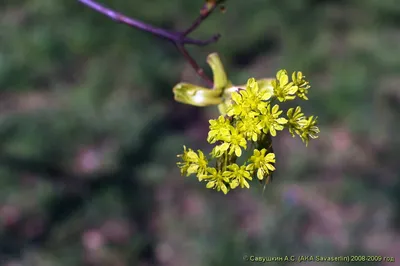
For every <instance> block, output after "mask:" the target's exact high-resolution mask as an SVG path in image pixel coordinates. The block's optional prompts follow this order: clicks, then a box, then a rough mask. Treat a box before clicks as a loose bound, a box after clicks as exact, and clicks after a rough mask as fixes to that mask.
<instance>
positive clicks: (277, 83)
mask: <svg viewBox="0 0 400 266" xmlns="http://www.w3.org/2000/svg"><path fill="white" fill-rule="evenodd" d="M271 85H272V87H273V88H274V95H275V96H276V97H277V99H278V100H279V101H280V102H285V101H287V100H293V99H294V98H296V92H297V90H298V87H297V86H296V85H294V84H293V82H289V76H288V74H287V71H286V70H284V69H282V70H279V71H278V73H277V74H276V79H275V80H273V81H272V82H271Z"/></svg>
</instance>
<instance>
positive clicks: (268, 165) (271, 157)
mask: <svg viewBox="0 0 400 266" xmlns="http://www.w3.org/2000/svg"><path fill="white" fill-rule="evenodd" d="M266 153H267V149H262V150H261V151H259V150H257V149H255V150H254V153H253V156H251V157H250V162H251V163H250V164H249V165H247V167H246V170H250V171H255V170H256V169H257V178H258V179H259V180H262V179H263V178H264V176H266V175H269V172H270V171H275V167H274V165H273V164H274V163H275V154H274V153H268V154H266Z"/></svg>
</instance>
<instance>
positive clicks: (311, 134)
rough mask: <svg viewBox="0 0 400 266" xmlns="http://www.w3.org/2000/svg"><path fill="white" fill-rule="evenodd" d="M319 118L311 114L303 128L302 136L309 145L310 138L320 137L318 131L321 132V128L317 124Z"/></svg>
mask: <svg viewBox="0 0 400 266" xmlns="http://www.w3.org/2000/svg"><path fill="white" fill-rule="evenodd" d="M317 119H318V117H314V116H310V117H309V118H308V119H307V120H306V122H305V125H304V126H303V127H302V128H301V131H302V132H301V134H300V137H301V139H302V140H303V142H305V143H306V146H308V142H309V140H310V138H312V139H316V138H318V135H317V134H318V133H319V128H318V127H317V126H316V124H317Z"/></svg>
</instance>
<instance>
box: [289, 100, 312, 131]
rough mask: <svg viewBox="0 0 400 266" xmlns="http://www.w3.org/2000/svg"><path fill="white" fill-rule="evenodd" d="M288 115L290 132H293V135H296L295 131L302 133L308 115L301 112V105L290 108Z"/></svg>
mask: <svg viewBox="0 0 400 266" xmlns="http://www.w3.org/2000/svg"><path fill="white" fill-rule="evenodd" d="M287 116H288V118H289V121H288V128H289V132H290V134H292V136H293V137H294V136H295V133H296V134H297V135H300V134H301V128H302V127H303V126H305V125H306V124H307V120H306V117H305V116H304V114H303V113H302V112H301V107H300V106H297V107H296V109H294V108H290V109H289V110H288V111H287Z"/></svg>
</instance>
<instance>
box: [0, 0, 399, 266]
mask: <svg viewBox="0 0 400 266" xmlns="http://www.w3.org/2000/svg"><path fill="white" fill-rule="evenodd" d="M101 3H103V4H105V5H107V6H109V7H111V8H114V9H116V10H118V11H120V12H123V13H124V14H126V15H129V16H132V17H135V18H137V19H142V20H143V21H145V22H147V23H151V24H154V25H157V26H160V27H164V28H167V29H175V30H180V29H184V28H185V27H187V26H188V25H189V24H190V23H191V21H192V20H193V19H194V18H195V17H196V16H197V15H198V12H199V9H200V8H201V6H202V4H203V3H202V1H200V0H199V1H183V0H172V1H162V0H153V1H123V0H114V1H105V0H104V1H101ZM226 7H227V12H226V13H225V14H219V13H218V12H216V13H215V14H213V15H212V16H211V17H210V18H209V19H207V20H206V21H205V22H204V24H202V25H201V27H200V28H199V29H198V31H196V32H195V33H194V34H193V37H209V36H210V35H212V34H215V33H217V32H219V33H221V34H222V38H221V39H220V41H218V42H217V43H216V44H213V45H210V46H207V47H205V48H198V47H191V48H190V50H191V52H192V53H193V55H194V56H195V58H196V59H197V60H198V61H199V63H201V64H202V65H203V66H205V57H206V55H207V54H209V53H210V52H218V53H219V54H220V56H221V57H222V60H223V61H224V65H226V67H227V71H228V74H229V77H230V78H231V79H232V82H233V83H234V84H243V83H245V81H246V80H247V78H249V77H253V76H254V77H256V78H260V77H268V76H273V75H274V73H275V72H276V70H278V69H280V68H287V69H288V70H289V71H293V70H302V71H303V72H304V73H305V75H307V77H308V78H309V79H310V82H311V85H312V88H311V90H310V94H309V95H310V97H309V98H310V100H309V101H308V102H307V105H306V106H305V107H304V109H305V110H304V111H305V112H307V113H315V114H318V115H319V117H320V118H319V121H320V124H321V135H320V138H319V139H318V140H317V141H315V142H314V143H313V144H312V145H310V147H309V148H307V149H306V148H304V147H303V145H302V144H301V142H299V141H296V140H293V139H292V138H291V136H290V135H289V134H287V135H286V136H282V137H278V138H275V139H274V142H275V143H276V144H274V147H276V148H275V152H276V154H277V173H276V176H275V178H274V182H273V183H272V184H271V185H270V186H268V188H267V191H266V194H267V195H266V196H264V197H262V196H261V188H260V189H259V190H257V189H253V190H245V191H238V192H237V193H236V192H234V193H232V194H230V195H228V196H223V195H219V193H216V192H214V191H206V190H205V189H204V188H203V187H202V186H199V185H198V184H197V182H196V181H195V180H193V181H191V180H190V179H186V178H183V177H181V176H180V175H179V170H178V169H177V168H176V165H175V162H176V157H175V155H176V154H177V153H179V151H180V150H181V148H182V145H183V144H184V143H185V144H187V145H188V146H191V147H196V146H197V147H202V146H203V145H205V139H206V133H207V130H208V128H207V126H208V119H210V118H213V117H214V116H215V115H216V113H217V111H216V110H214V109H212V108H211V109H204V110H203V109H198V108H195V107H190V106H185V105H180V104H177V103H174V102H173V95H172V91H171V90H172V87H173V86H174V85H175V84H176V83H177V82H179V81H181V80H185V81H190V82H193V83H195V84H197V83H199V82H200V81H199V78H198V77H197V76H195V74H194V73H193V70H192V69H191V68H190V67H189V66H188V64H187V62H185V61H184V59H183V58H182V56H181V55H180V54H179V53H178V52H177V51H176V50H175V47H174V46H173V45H171V44H170V43H168V42H165V41H163V40H159V39H157V38H156V37H154V36H152V35H150V34H147V33H144V32H140V31H138V30H135V29H131V28H129V27H127V26H125V25H121V24H117V23H115V22H113V21H112V20H110V19H108V18H107V17H105V16H103V15H101V14H98V13H96V12H94V11H92V10H90V9H88V8H87V7H85V6H83V5H82V4H79V3H78V2H77V1H61V2H60V1H50V0H30V1H24V0H21V1H11V0H5V1H2V2H1V3H0V90H1V91H0V93H1V97H0V166H1V167H0V175H1V176H0V182H1V187H0V261H1V265H29V266H31V265H40V266H46V265H174V266H179V265H233V266H234V265H244V264H245V263H244V262H243V260H242V256H243V255H244V254H248V255H251V254H254V255H259V256H285V255H288V256H290V255H313V256H315V255H318V254H319V255H327V256H333V255H346V254H347V255H367V254H369V255H381V256H393V257H395V255H396V254H398V251H399V250H400V236H399V233H398V229H399V228H400V226H399V225H400V197H399V195H400V181H399V180H400V179H399V178H400V174H399V173H400V166H399V164H398V154H399V152H400V138H399V134H398V132H399V130H400V125H399V123H398V121H399V114H400V89H399V88H398V84H399V83H398V82H399V81H400V79H399V72H400V45H399V41H400V20H399V18H400V7H399V5H398V4H397V2H396V1H392V0H379V1H378V0H362V1H361V0H349V1H339V0H338V1H328V0H325V1H323V0H319V1H318V0H299V1H289V0H281V1H272V0H253V1H240V0H230V1H227V4H226ZM206 71H208V73H209V71H210V70H209V69H206ZM396 122H397V123H396ZM396 158H397V159H396ZM399 260H400V257H397V261H396V264H393V263H392V264H390V265H398V263H399V262H398V261H399ZM280 265H284V264H283V263H280ZM320 265H321V264H320ZM324 265H330V264H328V263H327V264H324ZM371 265H372V263H371Z"/></svg>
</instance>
